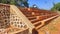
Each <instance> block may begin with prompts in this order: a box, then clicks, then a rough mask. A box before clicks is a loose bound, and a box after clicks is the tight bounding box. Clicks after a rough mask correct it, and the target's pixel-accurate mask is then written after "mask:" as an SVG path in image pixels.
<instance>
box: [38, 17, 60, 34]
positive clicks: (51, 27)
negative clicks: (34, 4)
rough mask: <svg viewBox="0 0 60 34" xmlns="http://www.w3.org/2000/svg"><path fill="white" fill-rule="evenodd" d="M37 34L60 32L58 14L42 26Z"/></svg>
mask: <svg viewBox="0 0 60 34" xmlns="http://www.w3.org/2000/svg"><path fill="white" fill-rule="evenodd" d="M39 34H60V16H59V17H57V18H56V19H54V20H52V21H51V22H49V24H48V25H46V26H44V27H42V28H41V29H40V33H39Z"/></svg>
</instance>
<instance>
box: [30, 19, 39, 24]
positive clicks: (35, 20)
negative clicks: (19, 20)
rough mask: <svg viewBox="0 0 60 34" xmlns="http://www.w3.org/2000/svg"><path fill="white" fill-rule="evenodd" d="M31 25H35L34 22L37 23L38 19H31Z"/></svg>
mask: <svg viewBox="0 0 60 34" xmlns="http://www.w3.org/2000/svg"><path fill="white" fill-rule="evenodd" d="M30 21H31V22H32V23H35V22H38V21H39V20H38V19H33V20H30Z"/></svg>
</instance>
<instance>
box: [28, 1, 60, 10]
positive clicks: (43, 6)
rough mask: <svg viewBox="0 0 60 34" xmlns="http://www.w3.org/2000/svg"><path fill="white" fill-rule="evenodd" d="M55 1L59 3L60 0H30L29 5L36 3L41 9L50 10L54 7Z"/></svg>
mask: <svg viewBox="0 0 60 34" xmlns="http://www.w3.org/2000/svg"><path fill="white" fill-rule="evenodd" d="M53 2H54V3H55V4H56V3H59V2H60V0H28V3H29V6H30V7H31V6H32V5H34V4H36V5H37V6H38V7H39V8H40V9H45V10H50V9H51V8H52V7H53Z"/></svg>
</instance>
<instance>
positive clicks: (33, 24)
mask: <svg viewBox="0 0 60 34" xmlns="http://www.w3.org/2000/svg"><path fill="white" fill-rule="evenodd" d="M40 22H41V21H38V22H35V23H33V25H36V24H38V23H40Z"/></svg>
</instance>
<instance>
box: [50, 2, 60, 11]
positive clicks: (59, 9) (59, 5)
mask: <svg viewBox="0 0 60 34" xmlns="http://www.w3.org/2000/svg"><path fill="white" fill-rule="evenodd" d="M51 10H52V11H55V10H57V11H60V3H57V4H55V5H54V6H53V7H52V8H51Z"/></svg>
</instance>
